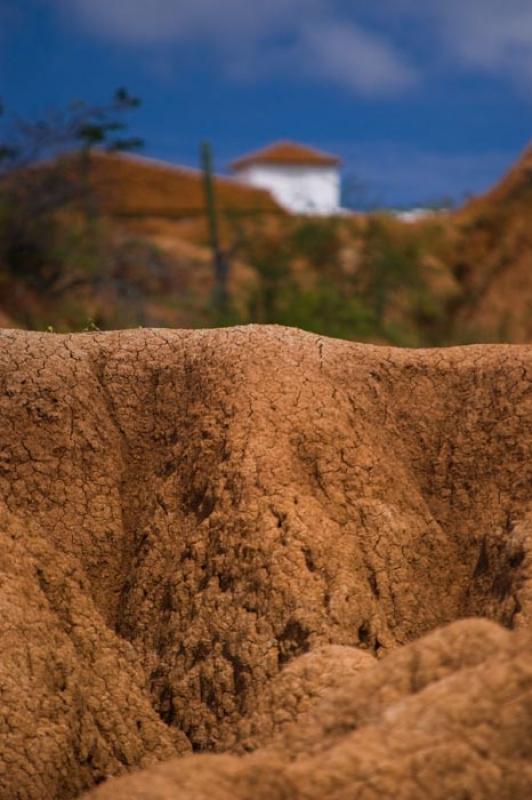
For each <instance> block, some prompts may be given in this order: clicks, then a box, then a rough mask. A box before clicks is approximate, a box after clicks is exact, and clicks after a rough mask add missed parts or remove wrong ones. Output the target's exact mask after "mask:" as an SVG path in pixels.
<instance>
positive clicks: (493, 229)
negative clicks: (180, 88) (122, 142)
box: [0, 150, 532, 346]
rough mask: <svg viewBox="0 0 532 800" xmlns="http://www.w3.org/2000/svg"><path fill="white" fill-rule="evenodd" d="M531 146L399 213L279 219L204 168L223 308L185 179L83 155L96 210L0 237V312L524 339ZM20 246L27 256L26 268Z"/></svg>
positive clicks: (359, 336) (199, 205)
mask: <svg viewBox="0 0 532 800" xmlns="http://www.w3.org/2000/svg"><path fill="white" fill-rule="evenodd" d="M531 152H532V151H530V150H528V151H527V152H526V153H525V154H524V156H523V157H522V159H521V160H520V161H519V162H518V163H517V164H516V165H515V166H514V168H513V169H512V170H511V171H510V172H509V173H508V175H507V176H506V177H505V178H504V179H503V180H502V181H501V182H500V184H499V185H498V186H496V187H494V188H493V189H492V190H491V191H490V192H488V193H487V194H486V195H485V196H483V197H479V198H476V199H475V200H474V201H472V202H470V203H468V204H467V205H466V206H465V207H464V208H462V209H460V210H458V211H456V212H452V213H440V214H437V215H433V216H431V217H428V218H426V219H422V220H420V221H418V222H416V223H413V224H412V223H410V224H409V223H407V222H403V221H401V220H398V219H396V218H394V217H393V216H392V215H390V214H386V213H374V214H358V215H356V214H352V215H346V216H343V217H338V218H334V219H332V218H317V217H316V218H311V217H297V216H291V215H288V214H286V213H283V212H282V211H281V210H280V209H279V207H278V206H277V205H276V204H275V202H274V201H273V199H272V198H271V196H270V195H269V194H268V193H267V192H263V191H261V190H255V189H252V188H249V187H246V186H242V185H239V184H238V183H237V182H235V181H233V180H230V179H223V178H217V179H216V196H217V203H218V209H219V228H220V236H221V243H222V247H223V249H224V251H225V252H226V254H227V259H228V262H229V265H230V269H229V283H228V289H229V296H230V305H229V307H228V308H225V309H223V310H220V309H219V308H216V307H214V306H213V302H212V298H213V289H214V273H213V267H212V254H211V252H210V250H209V237H208V229H207V223H206V219H205V213H204V212H205V208H204V199H203V192H202V183H201V176H200V174H199V173H197V172H195V171H193V170H184V169H180V168H174V167H170V166H169V165H165V164H161V163H158V162H153V161H151V160H149V159H140V158H136V157H130V156H109V155H105V156H104V155H100V156H95V157H94V159H93V162H92V171H91V177H90V185H91V187H92V192H93V199H92V201H91V206H92V207H93V209H98V213H97V218H96V219H94V218H90V219H89V222H88V223H87V220H85V221H84V214H86V211H85V212H84V211H83V209H81V212H80V209H79V208H78V207H76V208H74V209H72V210H65V211H61V213H59V214H57V213H55V212H54V213H53V214H48V215H47V216H46V215H45V216H43V218H42V220H40V222H39V218H37V220H38V223H39V225H40V227H39V225H37V226H36V225H35V223H34V221H33V215H32V214H31V213H28V214H27V219H26V220H24V219H23V221H22V222H23V225H22V230H24V225H25V226H26V229H28V230H29V237H30V241H29V242H25V241H23V242H22V245H21V244H20V242H17V241H15V243H14V244H13V243H12V244H11V245H9V240H7V245H8V246H7V248H4V252H6V253H7V256H6V258H9V257H10V256H9V254H10V253H17V254H19V255H18V256H17V259H18V260H17V263H16V264H15V266H14V267H12V268H10V269H9V268H8V269H6V268H5V267H4V269H2V263H1V261H0V285H2V287H3V290H4V291H3V294H2V296H0V313H3V314H4V315H5V316H6V317H7V318H10V319H11V320H12V321H13V324H15V325H18V326H21V327H27V328H40V329H46V328H47V327H48V326H52V327H53V328H54V329H55V330H62V331H68V330H80V329H83V328H84V327H86V326H87V323H88V322H89V321H90V320H94V321H95V322H96V324H97V325H98V326H99V327H101V328H104V329H108V328H121V327H135V326H138V325H154V326H170V327H192V328H194V327H202V326H209V327H210V326H212V325H220V324H222V325H224V324H228V323H249V322H259V323H279V324H286V325H292V326H297V327H301V328H304V329H306V330H310V331H314V332H316V333H321V334H325V335H331V336H339V337H342V338H350V339H354V340H358V341H372V342H379V343H392V344H398V345H406V346H429V345H448V344H459V343H468V342H490V341H491V342H497V341H508V342H516V343H517V342H527V341H530V339H531V337H532V279H531V270H532V239H531V234H530V226H529V219H530V215H531V213H532V191H531V182H530V174H531V162H532V155H531ZM37 188H38V187H37ZM29 194H30V195H32V194H37V195H38V191H36V192H31V191H30V192H29ZM15 207H16V206H15ZM91 213H93V212H91ZM17 225H18V227H17ZM0 227H1V225H0ZM20 228H21V225H20V221H15V232H17V231H20ZM36 228H37V233H36V232H35V229H36ZM17 235H19V233H17ZM35 239H37V241H35ZM1 245H2V236H1V230H0V251H1ZM36 248H37V249H38V248H40V249H41V250H42V251H43V254H42V255H41V257H40V261H39V262H38V263H37V265H36V266H32V262H31V258H32V257H33V258H34V257H35V249H36ZM25 250H26V251H27V252H28V253H29V256H28V258H27V259H26V258H25V257H24V252H25ZM0 255H1V253H0ZM58 259H59V264H58V263H57V262H58ZM34 260H35V258H34ZM19 262H20V263H19ZM50 274H51V275H52V280H51V279H50V277H49V276H50Z"/></svg>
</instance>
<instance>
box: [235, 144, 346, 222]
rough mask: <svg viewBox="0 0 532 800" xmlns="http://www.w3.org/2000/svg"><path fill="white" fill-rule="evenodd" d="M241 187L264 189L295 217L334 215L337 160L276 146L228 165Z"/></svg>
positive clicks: (336, 210)
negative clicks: (247, 185)
mask: <svg viewBox="0 0 532 800" xmlns="http://www.w3.org/2000/svg"><path fill="white" fill-rule="evenodd" d="M231 166H232V168H233V171H234V173H235V177H236V178H237V179H238V180H239V181H242V182H243V183H247V184H250V185H251V186H257V187H260V188H261V189H268V190H269V191H270V192H271V193H272V195H273V196H274V198H275V199H276V200H277V202H278V203H279V204H280V205H282V206H284V207H285V208H286V209H287V210H288V211H291V212H293V213H295V214H323V215H327V214H337V213H340V212H341V209H340V169H339V168H340V159H339V158H338V157H337V156H333V155H330V154H329V153H323V152H321V151H320V150H315V149H314V148H312V147H306V146H304V145H300V144H297V143H295V142H276V143H275V144H271V145H269V146H268V147H265V148H264V149H263V150H257V151H256V152H254V153H250V154H249V155H246V156H242V157H241V158H238V159H237V160H236V161H234V162H233V164H232V165H231Z"/></svg>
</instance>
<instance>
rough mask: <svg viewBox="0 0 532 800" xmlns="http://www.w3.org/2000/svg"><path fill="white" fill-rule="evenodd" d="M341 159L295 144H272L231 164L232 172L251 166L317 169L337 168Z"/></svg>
mask: <svg viewBox="0 0 532 800" xmlns="http://www.w3.org/2000/svg"><path fill="white" fill-rule="evenodd" d="M340 161H341V159H340V158H339V157H338V156H334V155H332V154H331V153H324V152H323V150H316V149H315V148H314V147H307V146H306V145H303V144H298V143H297V142H288V141H285V142H274V143H273V144H270V145H268V146H267V147H264V148H262V150H256V151H255V152H253V153H248V154H247V155H244V156H242V157H241V158H237V159H236V161H233V163H232V164H231V166H232V168H233V169H234V170H239V169H243V168H244V167H248V166H250V165H251V164H285V165H298V164H308V165H313V166H319V167H330V166H337V165H338V164H340Z"/></svg>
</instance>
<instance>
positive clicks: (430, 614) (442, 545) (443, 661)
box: [0, 327, 532, 800]
mask: <svg viewBox="0 0 532 800" xmlns="http://www.w3.org/2000/svg"><path fill="white" fill-rule="evenodd" d="M531 370H532V350H531V349H527V348H524V347H504V346H499V347H469V348H455V349H449V350H436V351H398V350H393V349H389V348H379V347H372V346H362V345H355V344H350V343H345V342H341V341H335V340H330V339H323V338H319V337H316V336H313V335H310V334H304V333H301V332H298V331H294V330H287V329H282V328H260V327H249V328H236V329H230V330H219V331H187V332H184V331H166V330H153V331H134V332H122V333H111V334H107V333H105V334H104V333H95V334H78V335H73V336H57V335H54V334H32V333H25V332H17V331H9V332H4V334H2V335H0V409H1V419H2V423H3V424H2V428H1V429H0V437H1V441H0V508H1V513H0V530H1V536H2V541H1V549H0V563H1V570H2V581H1V582H0V608H1V611H0V644H1V649H0V653H1V656H0V687H1V692H2V701H1V702H2V712H3V717H0V725H1V726H2V728H1V730H2V736H1V737H0V797H2V800H3V799H4V798H5V800H15V798H19V797H23V798H29V799H30V800H43V798H47V799H48V798H54V800H63V799H64V800H66V798H73V797H75V796H77V795H78V794H79V793H80V792H82V791H83V790H84V789H89V788H90V787H92V786H94V785H95V784H96V783H99V782H102V781H103V780H104V779H105V778H106V777H108V776H111V775H115V774H119V773H121V772H124V771H127V770H130V769H134V768H136V767H148V766H150V765H152V764H154V762H156V761H160V760H163V759H169V758H171V757H172V756H173V755H176V754H183V753H186V752H187V751H191V750H193V751H196V754H195V755H193V756H191V757H190V758H186V759H185V760H183V759H181V760H178V761H169V762H168V764H167V765H164V766H157V767H152V769H151V771H150V772H148V773H146V774H141V773H139V774H138V775H132V776H131V778H129V777H125V778H122V779H120V781H118V782H116V783H109V784H106V785H104V786H103V787H101V788H100V789H99V790H97V791H96V795H95V796H96V797H101V798H108V800H110V798H121V797H124V798H125V797H128V798H140V797H142V798H150V800H155V798H166V799H167V800H169V799H170V798H180V799H181V798H202V797H205V798H207V797H209V798H215V799H216V800H222V798H226V797H227V798H229V797H231V798H246V800H248V798H249V800H251V798H272V800H275V799H276V798H279V800H280V799H281V798H292V797H293V798H316V800H318V798H338V799H340V798H342V800H343V798H345V800H348V798H349V799H350V798H352V797H354V796H357V797H360V798H374V797H375V798H376V797H390V798H392V797H404V798H410V797H419V798H421V797H423V798H425V797H434V798H436V797H437V798H440V797H441V798H444V797H445V798H454V797H456V798H458V797H471V798H477V797H478V798H480V797H493V798H495V797H497V798H504V797H513V798H515V797H517V798H526V797H529V796H530V793H531V792H532V772H531V771H530V765H531V764H532V647H531V645H530V642H529V638H528V632H527V628H528V626H529V619H530V608H531V601H532V594H531V592H532V582H531V581H530V578H529V576H530V570H531V568H532V561H531V559H532V554H531V539H530V536H531V532H530V523H529V522H527V517H526V513H527V510H528V509H529V508H530V497H531V486H532V480H531V477H532V476H531V474H530V451H531V436H530V434H531V418H532V417H531V411H532V408H531V392H530V376H531ZM470 616H476V617H479V616H483V617H488V618H489V619H491V620H493V621H495V622H499V623H502V625H504V626H506V627H507V628H516V627H521V628H523V629H524V630H523V631H522V632H518V633H516V632H509V631H504V630H503V628H501V627H499V626H498V625H496V624H494V622H486V621H479V620H476V621H459V622H455V620H461V619H462V618H464V617H470ZM441 626H444V627H441ZM436 628H439V630H437V631H436V632H434V633H431V631H433V630H434V629H436ZM426 634H428V635H426ZM420 637H425V638H420ZM418 639H419V641H414V640H418ZM412 642H414V643H413V644H410V643H412ZM403 645H406V646H405V647H404V648H403V647H401V646H403ZM377 659H378V660H377ZM209 750H211V751H212V750H216V751H230V752H231V753H232V754H233V755H223V756H214V755H209V756H206V755H199V754H198V751H209ZM253 750H255V751H256V752H254V753H251V754H250V755H246V756H244V757H243V758H242V757H240V756H239V755H238V754H241V753H243V752H245V751H253Z"/></svg>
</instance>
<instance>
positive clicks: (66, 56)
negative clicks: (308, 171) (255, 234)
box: [0, 0, 532, 205]
mask: <svg viewBox="0 0 532 800" xmlns="http://www.w3.org/2000/svg"><path fill="white" fill-rule="evenodd" d="M372 5H375V6H377V9H371V10H368V6H369V4H368V3H367V2H366V1H365V0H263V2H262V6H263V7H261V3H257V2H256V0H0V97H1V98H2V100H3V102H4V105H5V106H6V109H7V111H11V112H16V113H17V114H20V115H22V116H29V117H34V116H36V115H37V114H39V113H42V112H44V111H46V110H47V109H51V108H56V107H61V106H64V105H66V104H67V103H68V102H69V101H70V100H73V99H84V100H88V101H91V102H104V101H105V100H106V99H107V98H108V97H109V96H110V95H111V93H112V92H113V90H114V89H115V88H116V87H118V86H126V87H128V89H130V91H132V92H133V93H135V94H137V95H138V96H140V97H141V98H142V100H143V105H142V108H141V109H140V110H139V111H137V112H135V114H134V115H133V116H132V117H131V128H132V133H135V134H139V135H141V136H143V137H144V139H145V141H146V146H145V153H146V154H147V155H150V156H155V157H158V158H163V159H168V160H170V161H173V162H176V163H184V164H188V165H194V164H195V163H196V159H197V149H198V143H199V141H200V140H201V139H203V138H209V139H210V140H211V141H212V143H213V145H214V148H215V154H216V163H217V167H218V169H219V170H220V171H222V170H224V169H225V168H227V165H228V163H229V161H230V160H231V159H232V158H234V157H236V156H238V155H241V154H242V153H243V152H246V151H248V150H251V149H256V148H257V147H259V146H261V145H263V144H266V143H268V142H270V141H272V140H275V139H280V138H291V139H296V140H300V141H302V142H305V143H308V144H313V145H316V146H319V147H322V148H324V149H327V150H331V151H333V152H335V153H337V154H339V155H340V156H341V157H342V158H343V159H344V173H345V175H346V176H347V177H353V176H356V178H357V179H358V180H359V181H360V183H361V185H362V187H363V188H361V189H359V190H358V193H357V194H356V198H357V199H360V200H362V201H370V202H373V201H374V202H376V203H388V204H405V205H408V204H416V203H423V202H427V201H434V200H438V199H440V198H441V197H442V196H444V195H451V196H453V197H454V198H456V199H461V198H462V197H463V196H464V194H465V193H467V192H479V191H482V190H483V189H485V188H486V187H488V186H489V185H490V184H491V183H493V182H494V181H495V180H497V178H498V177H499V176H500V175H501V173H502V172H503V171H504V170H505V169H506V168H507V167H508V166H509V164H510V163H511V162H512V161H513V160H514V159H515V158H516V157H517V156H518V154H519V153H520V151H521V150H522V149H523V148H524V146H525V145H526V144H527V143H528V140H529V138H530V133H531V130H532V3H531V2H530V0H506V2H502V1H501V0H445V2H444V1H443V0H424V2H423V3H421V2H419V0H415V1H414V0H380V2H379V3H374V4H372Z"/></svg>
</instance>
